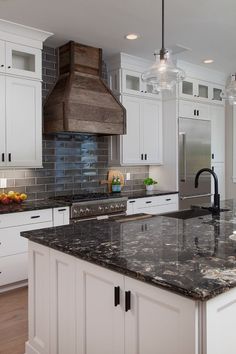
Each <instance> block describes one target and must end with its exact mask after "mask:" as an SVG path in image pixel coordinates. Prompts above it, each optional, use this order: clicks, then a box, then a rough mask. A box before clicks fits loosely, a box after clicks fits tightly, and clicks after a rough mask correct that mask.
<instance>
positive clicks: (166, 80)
mask: <svg viewBox="0 0 236 354" xmlns="http://www.w3.org/2000/svg"><path fill="white" fill-rule="evenodd" d="M155 57H156V61H155V63H154V64H153V65H152V66H151V67H150V68H149V69H148V70H147V71H145V72H144V73H143V74H142V80H143V81H145V82H147V83H148V84H151V85H153V87H154V90H155V91H162V90H173V89H174V87H175V85H176V84H177V83H179V82H180V81H182V80H183V79H184V78H185V72H184V71H183V70H182V69H180V68H178V67H177V66H175V65H174V64H173V62H172V60H171V55H170V53H169V52H166V53H165V54H164V58H161V56H160V54H159V55H155Z"/></svg>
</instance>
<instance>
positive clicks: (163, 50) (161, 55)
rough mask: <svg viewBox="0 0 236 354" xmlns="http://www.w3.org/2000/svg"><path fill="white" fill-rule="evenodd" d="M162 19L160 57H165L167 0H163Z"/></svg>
mask: <svg viewBox="0 0 236 354" xmlns="http://www.w3.org/2000/svg"><path fill="white" fill-rule="evenodd" d="M161 21H162V26H161V30H162V36H161V38H162V43H161V50H160V59H164V58H165V54H166V49H165V43H164V40H165V1H164V0H162V9H161Z"/></svg>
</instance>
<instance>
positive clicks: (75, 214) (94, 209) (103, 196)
mask: <svg viewBox="0 0 236 354" xmlns="http://www.w3.org/2000/svg"><path fill="white" fill-rule="evenodd" d="M53 199H56V200H61V201H65V202H69V203H71V208H70V219H71V222H72V223H77V222H80V221H84V220H92V219H98V220H99V219H106V218H109V217H111V216H117V215H125V214H126V209H127V198H126V197H123V196H120V195H119V194H117V195H116V194H109V193H86V194H75V195H67V196H58V197H55V198H53Z"/></svg>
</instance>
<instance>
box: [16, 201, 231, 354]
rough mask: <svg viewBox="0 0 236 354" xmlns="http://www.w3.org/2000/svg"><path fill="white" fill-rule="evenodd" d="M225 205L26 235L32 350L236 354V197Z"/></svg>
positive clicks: (77, 353) (46, 352) (28, 349)
mask: <svg viewBox="0 0 236 354" xmlns="http://www.w3.org/2000/svg"><path fill="white" fill-rule="evenodd" d="M224 206H225V207H229V208H230V211H227V212H223V213H221V214H220V216H219V217H213V216H212V215H206V216H201V217H199V218H192V219H188V220H180V219H174V218H169V217H165V216H156V217H152V218H148V219H145V220H139V221H129V222H124V220H123V222H120V221H119V220H114V221H110V220H109V221H87V222H86V221H85V222H82V223H79V224H75V225H68V226H62V227H57V228H50V229H43V230H35V231H29V232H24V233H22V236H23V237H26V238H28V239H29V241H30V242H29V250H30V268H29V341H28V342H27V344H26V354H33V353H34V354H36V353H37V354H49V353H50V354H55V353H62V354H66V353H68V354H123V353H125V354H223V353H227V354H235V347H236V345H235V344H236V339H235V335H234V332H235V327H236V241H235V240H234V238H235V237H234V233H233V232H234V231H235V230H236V216H235V215H236V201H235V202H233V201H227V202H225V205H224Z"/></svg>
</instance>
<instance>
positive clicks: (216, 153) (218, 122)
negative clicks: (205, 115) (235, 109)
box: [210, 105, 225, 162]
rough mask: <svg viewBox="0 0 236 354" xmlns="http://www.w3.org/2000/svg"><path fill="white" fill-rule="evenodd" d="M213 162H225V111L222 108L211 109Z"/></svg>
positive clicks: (214, 107) (213, 106) (212, 107)
mask: <svg viewBox="0 0 236 354" xmlns="http://www.w3.org/2000/svg"><path fill="white" fill-rule="evenodd" d="M210 119H211V153H212V156H211V157H212V162H224V161H225V109H224V107H222V106H215V105H212V106H211V107H210Z"/></svg>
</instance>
